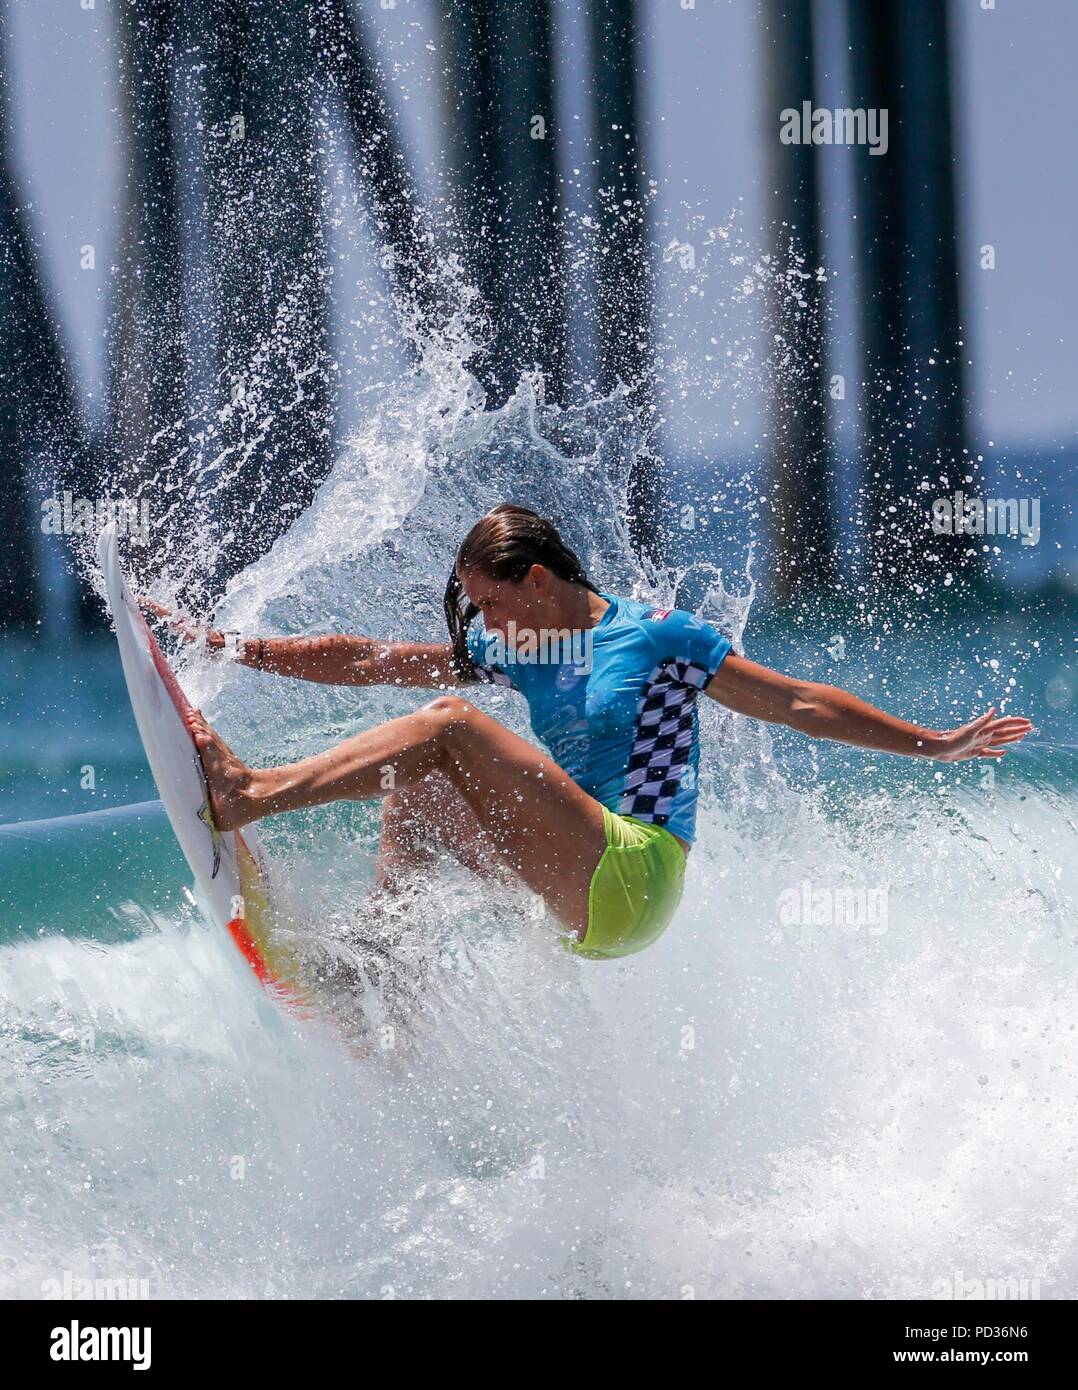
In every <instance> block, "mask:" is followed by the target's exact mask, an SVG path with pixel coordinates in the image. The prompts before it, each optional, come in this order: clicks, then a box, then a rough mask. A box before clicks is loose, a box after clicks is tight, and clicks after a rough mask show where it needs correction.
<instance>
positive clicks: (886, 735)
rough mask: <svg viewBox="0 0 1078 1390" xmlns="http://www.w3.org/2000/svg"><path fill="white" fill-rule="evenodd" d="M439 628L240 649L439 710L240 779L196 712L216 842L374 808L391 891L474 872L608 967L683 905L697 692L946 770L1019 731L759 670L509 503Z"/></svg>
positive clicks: (985, 717) (480, 533)
mask: <svg viewBox="0 0 1078 1390" xmlns="http://www.w3.org/2000/svg"><path fill="white" fill-rule="evenodd" d="M150 606H151V607H152V608H153V609H154V611H155V612H157V613H158V615H159V616H169V614H168V611H167V610H165V609H162V608H161V607H160V606H157V605H150ZM445 613H446V620H447V624H448V628H449V641H448V642H441V643H421V642H382V641H378V640H376V639H373V638H369V637H358V636H346V635H332V636H323V637H303V638H288V637H273V638H270V637H266V638H263V637H256V638H246V639H243V640H240V639H236V640H235V643H234V646H235V654H236V656H237V659H238V660H240V661H242V662H243V663H244V664H245V665H247V666H251V667H254V668H255V669H257V670H260V671H266V672H272V673H274V674H277V675H282V676H291V677H295V678H298V679H301V680H309V681H321V682H328V683H331V684H338V685H376V684H380V685H395V686H410V687H411V686H414V687H421V688H427V689H436V690H440V691H442V692H443V693H442V694H440V695H438V696H437V698H435V699H434V700H432V701H431V702H430V703H429V704H426V705H424V706H423V707H422V708H420V709H418V710H417V711H415V713H413V714H408V715H405V716H403V717H401V718H398V719H391V720H389V721H388V722H387V723H384V724H381V725H379V726H377V727H376V728H373V729H369V730H367V731H366V732H364V733H361V734H357V735H356V736H355V737H353V738H350V739H347V740H345V741H344V742H343V743H340V744H338V745H337V746H335V747H333V748H329V749H327V750H326V751H325V752H322V753H318V754H316V755H314V756H313V757H309V758H303V759H301V760H300V761H299V762H295V763H289V764H286V765H284V766H280V767H269V768H252V767H248V766H247V765H246V764H245V763H244V762H243V761H242V760H241V759H240V758H239V757H237V756H236V754H235V753H233V752H232V750H231V749H230V748H229V747H228V745H227V744H226V743H225V742H224V740H223V739H222V738H221V737H220V735H219V734H217V733H216V731H215V730H214V729H213V728H211V726H210V725H209V724H208V723H207V721H206V720H205V719H204V718H203V716H202V714H201V712H200V711H193V712H192V713H191V714H190V716H189V724H190V729H191V733H192V735H193V737H194V740H195V743H196V746H197V747H198V750H199V753H200V756H201V758H202V762H203V766H204V767H205V771H206V779H207V782H208V785H209V790H210V798H211V806H212V811H213V815H214V818H215V820H216V822H217V825H218V827H219V828H220V829H221V830H230V829H238V828H240V827H242V826H244V825H247V824H249V823H250V822H252V821H257V820H260V819H262V818H263V817H265V816H270V815H276V814H278V813H280V812H283V811H295V810H299V809H301V808H303V807H308V806H318V805H323V804H325V803H327V802H332V801H340V800H368V799H373V798H375V797H381V798H384V801H385V806H384V813H383V822H382V836H381V845H380V850H379V870H378V872H379V878H380V881H381V882H382V883H384V884H389V885H391V884H393V883H394V882H399V881H400V879H401V878H402V877H403V876H404V875H406V874H408V873H410V872H413V871H415V870H417V869H420V868H421V867H422V866H423V865H424V864H425V863H427V862H428V861H429V859H430V858H431V856H432V854H433V852H434V850H435V848H436V847H437V846H438V845H441V846H443V847H444V848H446V849H448V850H449V851H450V852H451V853H453V854H454V855H456V857H457V858H459V859H460V860H461V861H462V862H463V863H464V864H466V865H467V866H468V867H469V868H471V869H473V870H475V871H476V872H477V873H479V874H481V875H484V876H488V877H492V876H503V875H505V874H507V873H508V874H510V875H512V876H513V877H515V878H516V879H518V880H522V881H523V882H524V883H525V884H526V885H527V886H528V887H529V888H530V889H531V890H532V891H533V892H534V893H536V894H538V895H539V896H540V897H541V898H542V899H543V901H544V902H545V904H546V905H547V907H548V908H549V910H550V912H551V914H552V915H553V916H554V917H555V918H556V919H557V921H558V922H559V923H560V924H561V925H562V928H563V929H564V930H565V931H566V932H567V934H568V936H567V939H568V942H569V944H570V946H571V947H572V949H573V950H574V951H576V952H578V953H580V954H582V955H585V956H588V957H592V958H607V957H617V956H624V955H629V954H631V953H632V952H635V951H639V950H641V949H643V948H644V947H645V946H647V945H649V944H650V943H651V942H653V941H654V940H656V938H657V937H658V936H660V935H661V933H662V932H663V931H664V930H665V928H666V926H667V925H668V924H669V922H670V919H671V918H672V916H673V914H674V912H675V910H676V908H677V905H678V902H679V900H680V898H681V894H682V889H683V885H684V875H685V863H686V856H687V854H688V852H689V850H690V848H691V846H692V843H693V838H694V835H695V821H696V805H697V795H698V791H697V780H698V770H699V726H698V718H697V709H696V703H697V700H698V698H699V696H700V695H704V696H707V697H708V698H710V699H713V700H716V701H718V702H719V703H720V704H722V705H725V706H726V707H727V708H728V709H731V710H733V711H735V712H736V713H738V714H743V715H747V716H749V717H751V718H754V719H762V720H766V721H768V722H771V723H779V724H786V725H788V726H789V727H790V728H792V729H796V730H798V731H799V732H801V733H804V734H808V735H809V736H811V737H815V738H827V739H835V740H839V741H841V742H843V743H849V744H854V745H856V746H857V747H860V748H868V749H873V750H875V751H878V752H884V753H897V754H904V755H906V756H908V757H921V758H932V759H936V760H938V761H940V762H958V761H960V760H962V759H965V758H990V759H998V758H1001V757H1003V755H1004V753H1005V752H1006V750H1007V748H1008V746H1009V745H1011V744H1014V743H1017V742H1018V741H1019V740H1020V739H1022V738H1024V737H1025V735H1026V734H1027V733H1028V732H1029V730H1030V728H1031V725H1030V722H1029V720H1027V719H1021V718H1016V717H999V716H997V714H996V711H995V709H989V710H988V711H987V712H986V713H984V714H982V715H980V716H979V717H978V718H976V719H974V720H972V721H971V722H970V723H969V724H966V725H964V726H963V727H962V728H958V729H950V730H946V731H935V730H931V729H924V728H921V727H919V726H918V725H916V724H911V723H907V722H906V721H905V720H903V719H899V718H896V717H895V716H894V715H890V714H885V713H884V712H883V711H881V710H878V709H875V708H873V706H871V705H869V704H866V703H865V702H864V701H863V700H860V699H858V698H857V696H855V695H852V694H850V693H848V692H847V691H845V690H840V689H838V688H837V687H835V686H829V685H820V684H817V683H815V682H812V681H804V680H798V679H796V678H793V677H790V676H785V675H781V674H780V673H778V672H777V671H772V670H769V669H767V668H766V667H764V666H760V665H758V664H757V663H755V662H753V661H750V660H748V658H746V657H743V656H739V655H737V654H736V653H735V652H733V651H732V650H731V644H730V642H729V640H728V639H727V638H726V637H724V636H723V635H722V633H720V632H719V631H717V629H715V628H714V627H712V626H710V625H709V624H708V623H705V622H703V621H701V620H700V619H699V618H697V617H696V616H694V615H693V614H691V613H688V612H683V611H681V610H679V609H670V608H657V607H655V606H654V605H652V604H647V603H640V602H636V601H635V600H631V599H627V598H621V597H618V596H616V595H613V594H607V593H601V592H600V591H599V590H598V589H597V588H596V587H595V585H594V584H593V583H592V582H591V580H590V579H589V578H588V576H587V574H586V573H585V572H584V569H583V567H582V565H581V563H580V561H579V559H578V558H577V557H576V555H575V554H574V553H573V552H572V550H571V549H570V548H569V547H568V546H567V545H566V544H565V542H564V541H563V540H562V538H561V536H560V535H559V534H558V532H557V530H556V529H555V527H554V526H553V525H552V524H551V522H549V521H547V520H544V519H543V518H542V517H540V516H538V515H536V514H535V513H534V512H532V511H529V510H528V509H526V508H524V507H517V506H512V505H509V504H503V505H501V506H498V507H495V508H494V510H493V511H491V512H489V513H488V514H487V515H486V516H484V517H482V518H481V519H480V520H479V521H478V522H477V523H476V524H475V526H473V527H472V529H471V530H470V531H469V533H468V535H467V536H466V537H465V538H464V541H463V543H462V544H461V546H460V549H459V551H458V553H457V557H456V561H455V564H454V566H453V571H452V573H451V575H450V577H449V582H448V585H447V587H446V591H445ZM476 617H480V618H481V619H482V626H481V628H473V627H472V624H473V620H474V619H475V618H476ZM176 625H177V626H178V627H179V628H180V630H181V631H182V632H183V633H184V635H185V636H187V637H189V638H193V637H195V636H202V635H204V636H205V637H206V640H207V642H208V645H209V647H210V648H211V650H220V649H223V648H225V647H227V646H229V645H230V643H229V638H228V637H227V636H226V634H224V633H221V632H217V631H210V632H208V633H204V634H203V633H201V632H200V631H199V630H198V629H196V628H194V627H193V626H191V625H190V624H187V623H185V622H183V621H181V622H179V623H177V624H176ZM477 682H486V683H489V684H494V685H499V686H504V687H506V688H507V689H512V690H515V691H518V692H519V693H520V694H522V695H523V696H524V698H525V700H526V701H527V703H528V707H529V714H530V717H531V724H532V729H533V731H534V732H535V734H536V735H537V736H538V738H539V739H540V740H541V741H542V743H543V744H544V746H545V749H546V751H541V750H540V749H537V748H535V747H534V746H533V745H532V744H530V743H528V742H527V741H526V740H525V739H522V738H520V737H518V735H516V734H515V733H513V732H512V731H511V730H509V729H507V728H505V727H504V725H502V724H500V723H499V722H498V721H497V720H496V719H494V718H492V717H491V716H490V715H489V714H485V713H483V712H482V711H481V710H479V709H477V708H476V707H475V705H473V704H472V703H470V701H468V700H467V699H465V698H464V696H463V695H461V694H459V693H458V691H459V690H461V689H466V688H467V687H468V686H470V685H474V684H476V683H477Z"/></svg>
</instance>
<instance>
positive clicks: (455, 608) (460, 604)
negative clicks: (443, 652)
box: [445, 502, 599, 681]
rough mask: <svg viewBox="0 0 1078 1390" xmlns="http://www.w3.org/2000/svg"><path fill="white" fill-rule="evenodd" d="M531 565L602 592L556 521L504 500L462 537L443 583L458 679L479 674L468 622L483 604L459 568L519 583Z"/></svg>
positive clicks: (586, 587) (454, 665)
mask: <svg viewBox="0 0 1078 1390" xmlns="http://www.w3.org/2000/svg"><path fill="white" fill-rule="evenodd" d="M532 565H542V566H543V567H544V568H545V569H548V570H550V572H551V573H552V574H556V575H557V576H558V578H559V579H564V580H567V581H568V582H569V583H570V584H583V586H584V587H585V589H590V590H591V591H592V593H598V592H599V591H598V589H597V588H596V587H595V585H594V584H593V583H592V582H591V580H590V579H589V578H588V576H587V574H586V573H585V572H584V566H583V565H582V564H581V563H580V560H579V559H578V558H577V556H576V555H575V554H574V553H573V551H572V550H570V549H569V547H568V546H567V545H566V544H565V542H564V541H563V540H562V538H561V536H560V535H559V534H558V530H557V527H556V526H555V525H554V524H553V522H550V521H547V520H546V519H545V518H544V517H541V516H539V515H538V514H537V513H536V512H533V511H529V509H528V508H527V507H515V506H514V505H513V504H512V503H511V502H502V503H501V504H500V505H499V506H497V507H495V508H494V510H493V511H490V512H487V514H486V516H483V517H480V518H479V520H478V521H477V522H476V523H475V525H474V526H473V527H472V529H471V530H470V531H469V532H468V534H467V535H466V536H465V537H464V540H463V541H462V542H461V546H460V549H459V550H458V551H457V558H456V561H455V562H454V565H453V571H452V573H451V574H450V576H449V583H448V584H447V585H446V586H445V621H446V624H447V625H448V627H449V640H450V641H451V642H452V644H453V654H452V658H451V664H452V667H453V674H454V675H455V676H456V677H457V679H458V680H461V681H474V680H476V679H478V677H477V675H476V670H475V663H474V662H473V660H472V658H471V655H470V653H469V651H468V627H469V624H470V623H471V622H472V619H473V618H474V617H475V615H476V614H477V613H478V612H479V609H478V608H476V606H475V604H474V603H471V602H469V601H468V600H467V599H466V598H465V597H464V591H463V589H462V588H461V583H460V575H461V573H462V572H463V571H466V570H478V571H479V573H480V574H485V575H486V576H487V578H488V579H508V580H509V581H510V583H513V584H519V583H520V581H521V580H522V579H523V578H524V576H525V575H526V574H527V573H528V571H529V570H530V569H531V567H532Z"/></svg>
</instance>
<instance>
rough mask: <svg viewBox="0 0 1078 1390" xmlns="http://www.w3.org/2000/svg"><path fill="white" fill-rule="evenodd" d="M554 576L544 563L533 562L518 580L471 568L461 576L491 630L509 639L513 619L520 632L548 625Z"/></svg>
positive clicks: (466, 590) (466, 591)
mask: <svg viewBox="0 0 1078 1390" xmlns="http://www.w3.org/2000/svg"><path fill="white" fill-rule="evenodd" d="M550 579H551V575H550V572H549V571H548V570H546V569H544V567H543V566H542V565H532V567H531V569H530V570H529V571H528V573H527V574H526V575H525V576H524V578H523V579H521V580H520V581H519V582H518V583H514V582H513V581H512V580H511V579H490V578H488V577H487V576H486V575H484V574H479V573H477V572H475V571H467V572H465V573H464V574H462V575H461V576H460V585H461V588H462V589H463V590H464V592H465V594H466V595H467V597H468V598H469V600H470V601H471V602H472V603H474V604H475V606H476V608H478V609H479V612H480V613H481V614H482V617H483V626H484V628H485V629H486V630H487V632H497V633H499V634H500V635H501V636H502V637H503V638H504V639H505V640H507V641H508V635H509V634H508V629H509V625H510V623H512V625H513V630H514V631H516V632H523V631H525V630H529V629H533V628H534V629H536V630H538V629H539V628H541V627H544V626H546V625H547V624H546V622H545V621H544V620H545V618H546V616H547V609H548V608H549V606H550V598H551V594H550Z"/></svg>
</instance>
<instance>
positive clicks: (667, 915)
mask: <svg viewBox="0 0 1078 1390" xmlns="http://www.w3.org/2000/svg"><path fill="white" fill-rule="evenodd" d="M603 826H604V828H605V830H606V849H605V850H604V851H603V856H602V858H601V859H600V860H599V863H598V866H597V868H596V870H595V873H594V874H592V878H591V891H590V892H589V894H588V930H587V934H586V936H585V937H584V940H583V941H573V940H572V939H571V938H570V939H569V940H568V943H567V944H568V945H569V949H570V950H571V951H572V952H573V954H574V955H578V956H584V957H586V958H587V959H589V960H612V959H616V958H617V957H618V956H631V955H632V954H633V953H634V952H636V951H642V950H643V949H644V947H645V946H650V945H651V943H652V942H653V941H657V940H658V939H659V937H660V936H662V934H663V932H664V931H665V930H666V928H667V927H668V926H669V925H670V920H671V918H672V917H673V915H674V913H675V912H676V911H677V906H678V903H679V902H680V901H681V895H682V893H683V892H684V889H685V851H684V849H682V847H681V845H680V843H679V842H678V840H677V839H676V838H675V837H674V836H673V835H671V833H670V831H669V830H666V829H664V828H663V827H662V826H659V825H649V824H648V823H647V822H646V821H641V820H637V819H636V818H635V817H633V816H619V815H617V814H615V812H613V811H610V810H608V809H607V808H606V807H605V806H604V807H603Z"/></svg>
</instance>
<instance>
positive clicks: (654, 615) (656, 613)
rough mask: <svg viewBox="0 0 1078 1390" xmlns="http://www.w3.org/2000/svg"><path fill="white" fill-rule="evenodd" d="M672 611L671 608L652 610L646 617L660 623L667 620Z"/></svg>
mask: <svg viewBox="0 0 1078 1390" xmlns="http://www.w3.org/2000/svg"><path fill="white" fill-rule="evenodd" d="M673 611H674V610H673V609H672V608H653V609H652V610H651V612H650V613H649V614H648V617H649V618H651V619H653V621H655V622H657V623H661V622H662V620H663V619H664V618H669V616H670V614H671V613H672V612H673Z"/></svg>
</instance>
